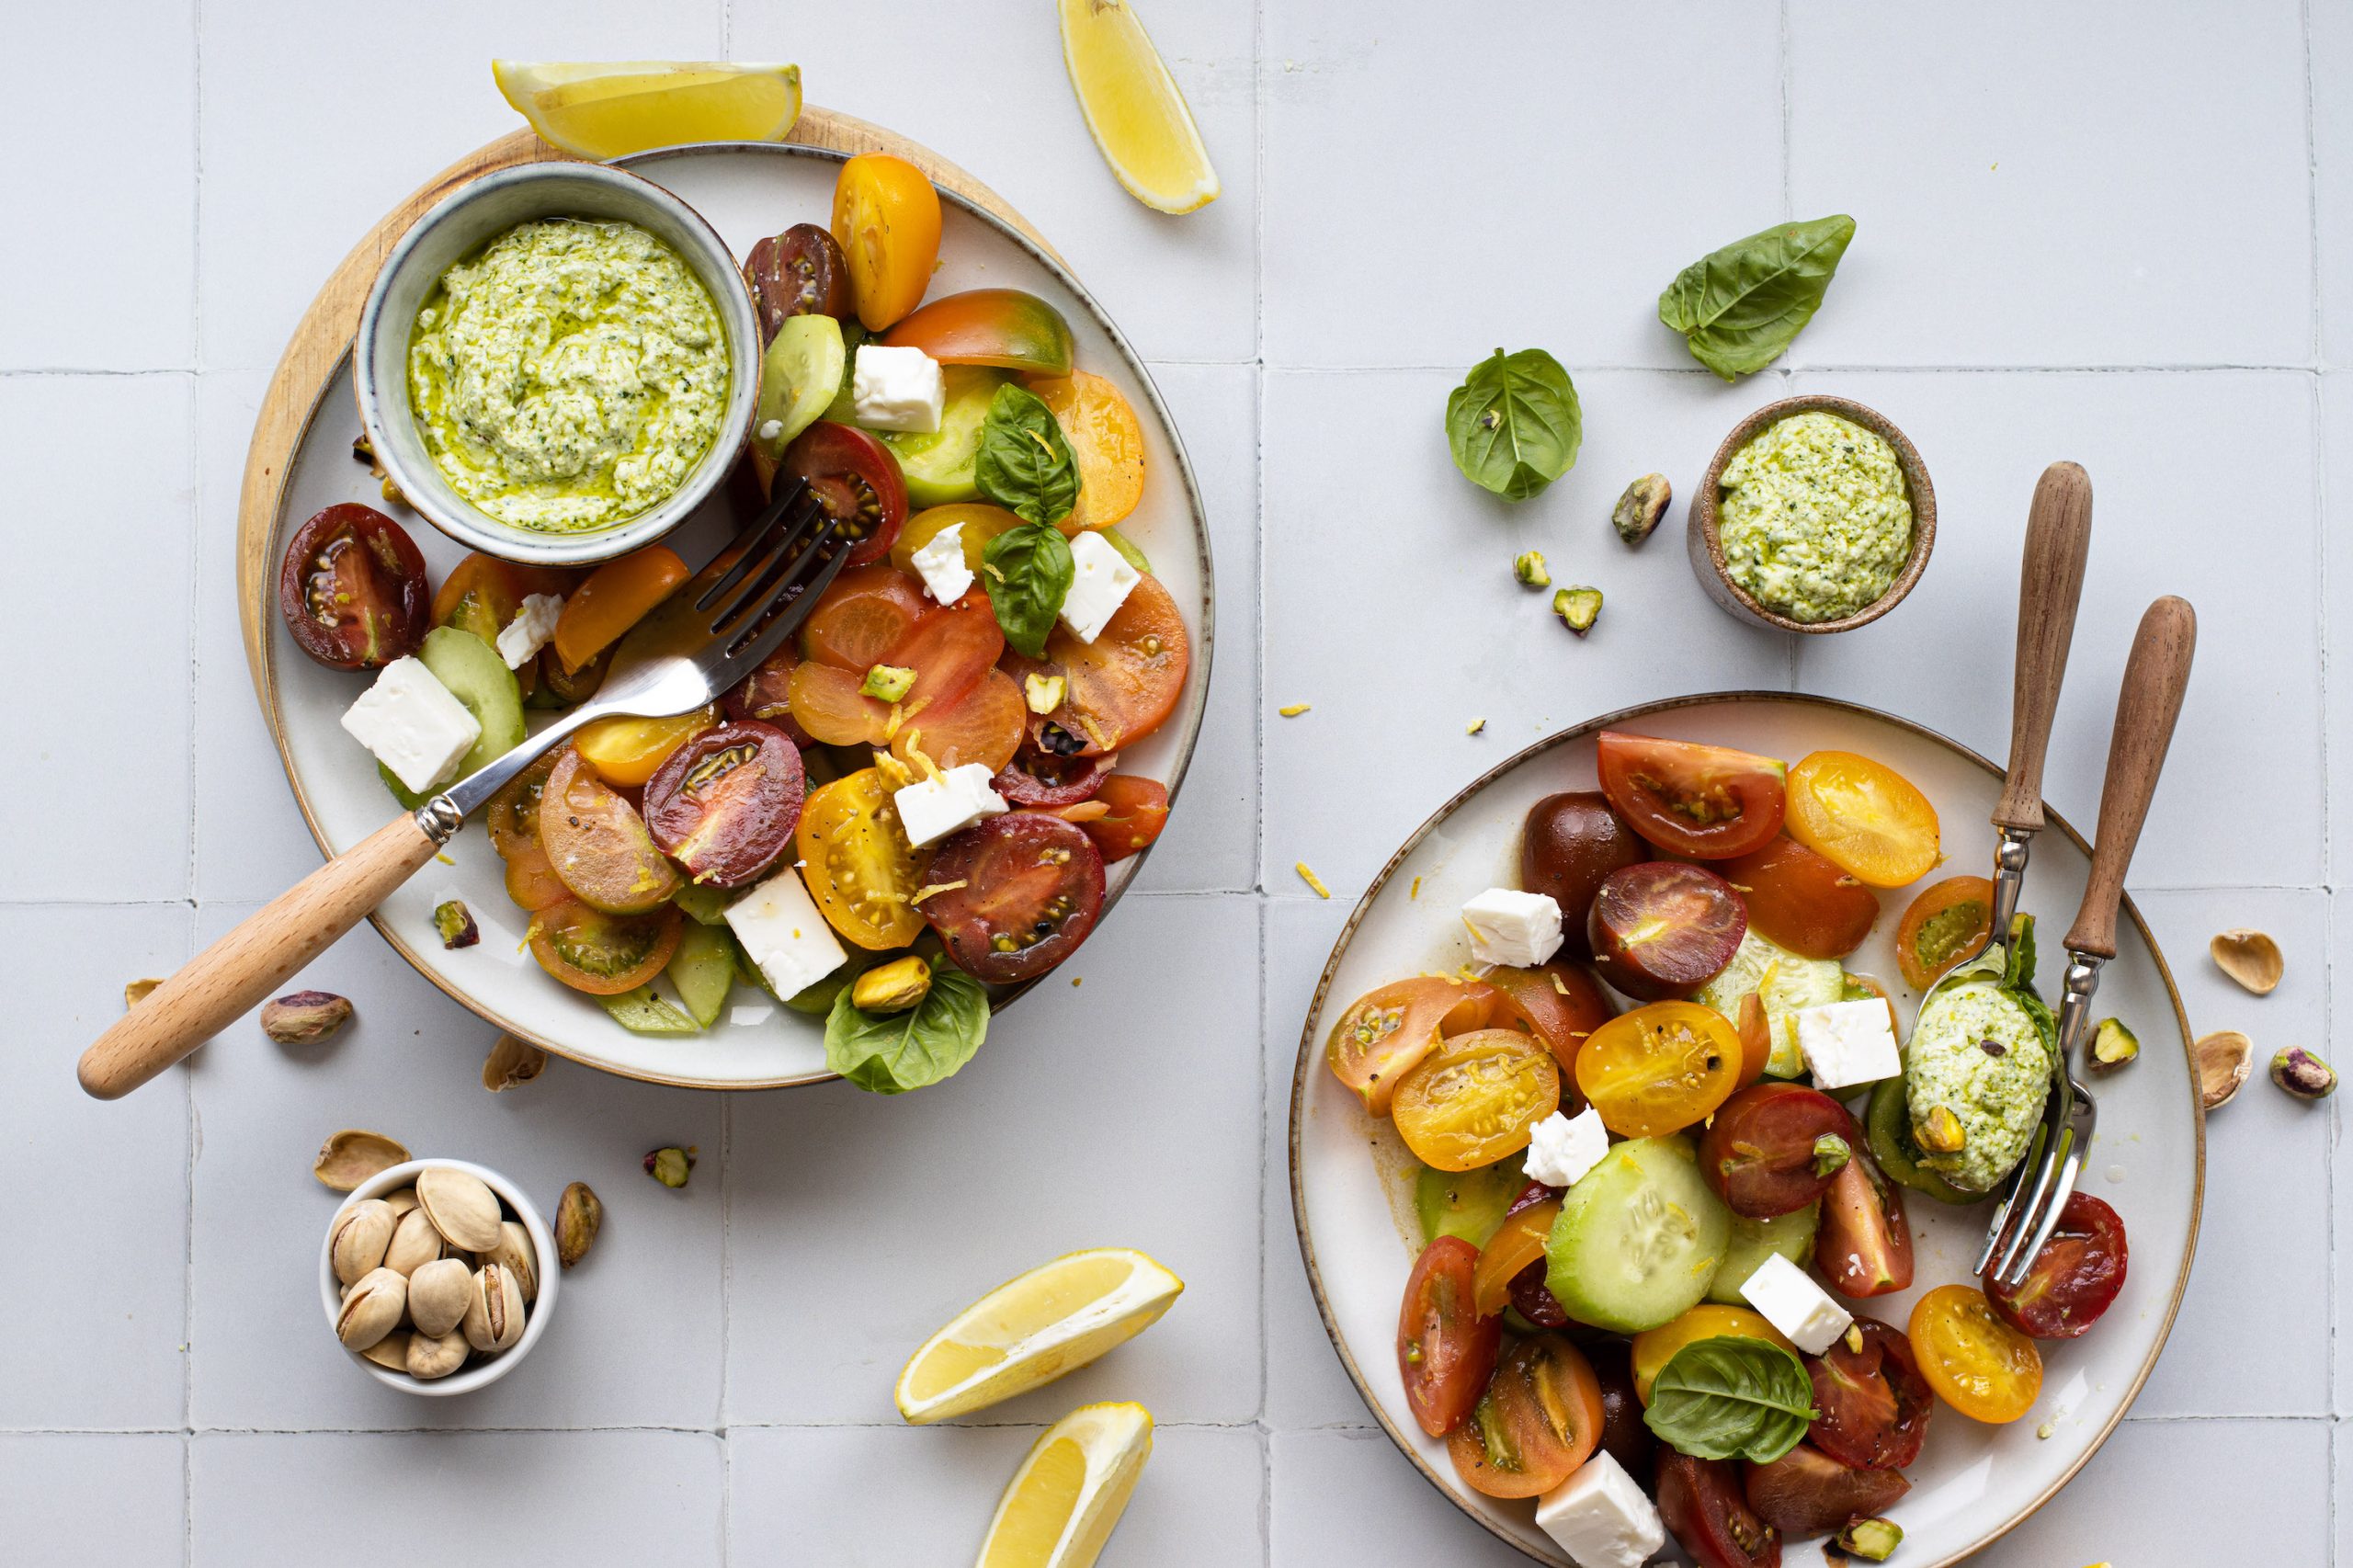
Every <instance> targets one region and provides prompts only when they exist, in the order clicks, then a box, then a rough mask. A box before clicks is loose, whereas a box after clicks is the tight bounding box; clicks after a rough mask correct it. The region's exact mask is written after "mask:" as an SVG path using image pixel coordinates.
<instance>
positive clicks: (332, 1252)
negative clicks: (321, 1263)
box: [327, 1198, 399, 1285]
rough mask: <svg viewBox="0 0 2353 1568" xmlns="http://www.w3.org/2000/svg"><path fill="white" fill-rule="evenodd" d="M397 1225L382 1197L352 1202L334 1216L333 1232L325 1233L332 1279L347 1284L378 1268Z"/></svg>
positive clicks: (382, 1264)
mask: <svg viewBox="0 0 2353 1568" xmlns="http://www.w3.org/2000/svg"><path fill="white" fill-rule="evenodd" d="M398 1222H399V1217H398V1216H397V1215H395V1214H394V1213H393V1212H392V1205H391V1204H389V1203H387V1202H385V1201H384V1200H383V1199H381V1198H370V1199H365V1200H363V1201H361V1202H358V1203H355V1204H353V1205H352V1206H351V1207H350V1208H348V1209H347V1210H344V1211H343V1212H342V1213H340V1214H338V1215H336V1216H335V1229H334V1230H332V1231H330V1232H328V1233H327V1251H328V1255H329V1256H331V1257H332V1258H333V1259H334V1261H335V1278H336V1279H337V1280H338V1281H339V1282H341V1283H343V1284H346V1285H348V1284H351V1283H352V1282H353V1281H354V1280H357V1279H358V1278H360V1277H362V1276H363V1275H366V1274H369V1273H372V1272H373V1271H375V1270H376V1269H379V1268H381V1267H383V1266H384V1249H385V1248H386V1247H388V1246H390V1245H392V1227H393V1226H394V1225H395V1224H397V1223H398Z"/></svg>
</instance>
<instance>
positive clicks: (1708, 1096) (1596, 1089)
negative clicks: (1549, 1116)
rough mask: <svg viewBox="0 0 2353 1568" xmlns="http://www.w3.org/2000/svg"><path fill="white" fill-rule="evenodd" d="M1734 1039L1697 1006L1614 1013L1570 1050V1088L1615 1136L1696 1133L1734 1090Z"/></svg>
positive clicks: (1662, 1005)
mask: <svg viewBox="0 0 2353 1568" xmlns="http://www.w3.org/2000/svg"><path fill="white" fill-rule="evenodd" d="M1741 1072H1742V1054H1741V1044H1740V1037H1739V1035H1738V1034H1736V1033H1735V1032H1734V1031H1733V1027H1732V1025H1731V1023H1730V1022H1728V1021H1727V1020H1726V1019H1725V1017H1724V1016H1723V1015H1722V1013H1719V1012H1717V1011H1716V1010H1715V1009H1714V1008H1713V1007H1703V1006H1700V1005H1699V1003H1697V1002H1654V1003H1652V1004H1651V1005H1650V1006H1647V1007H1637V1008H1635V1009H1634V1010H1633V1011H1632V1012H1631V1013H1620V1014H1619V1015H1618V1016H1617V1017H1614V1018H1612V1019H1610V1020H1609V1021H1608V1023H1606V1024H1604V1025H1602V1026H1601V1027H1600V1028H1597V1029H1596V1030H1594V1031H1593V1033H1592V1035H1591V1036H1590V1037H1589V1038H1588V1039H1587V1040H1586V1042H1585V1049H1584V1050H1583V1051H1578V1052H1577V1087H1578V1088H1579V1089H1581V1090H1583V1091H1584V1092H1585V1097H1586V1099H1588V1100H1590V1101H1592V1102H1593V1108H1594V1109H1595V1110H1597V1111H1599V1112H1600V1113H1601V1122H1602V1125H1603V1126H1605V1127H1607V1128H1608V1129H1609V1131H1612V1132H1615V1133H1616V1134H1618V1136H1620V1138H1663V1137H1665V1135H1666V1134H1668V1133H1670V1132H1679V1131H1682V1130H1683V1129H1685V1128H1687V1127H1695V1126H1697V1125H1699V1123H1700V1122H1702V1121H1705V1120H1706V1119H1708V1118H1709V1117H1711V1116H1712V1115H1714V1114H1715V1110H1716V1108H1717V1107H1718V1106H1720V1105H1722V1104H1723V1103H1724V1101H1726V1100H1728V1099H1730V1098H1731V1097H1732V1092H1733V1090H1734V1089H1735V1088H1737V1087H1739V1086H1740V1081H1741Z"/></svg>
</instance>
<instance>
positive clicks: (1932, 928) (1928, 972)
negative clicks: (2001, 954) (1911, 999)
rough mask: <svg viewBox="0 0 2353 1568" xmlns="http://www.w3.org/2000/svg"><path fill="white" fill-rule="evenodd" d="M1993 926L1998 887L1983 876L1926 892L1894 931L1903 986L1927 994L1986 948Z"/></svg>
mask: <svg viewBox="0 0 2353 1568" xmlns="http://www.w3.org/2000/svg"><path fill="white" fill-rule="evenodd" d="M1993 928H1994V884H1993V883H1992V882H1989V881H1986V880H1985V879H1984V877H1947V878H1946V879H1945V880H1944V881H1940V882H1932V883H1930V884H1929V885H1928V886H1927V887H1925V888H1923V889H1921V890H1920V894H1919V896H1918V897H1917V898H1915V899H1914V900H1913V901H1912V902H1911V903H1909V904H1907V905H1905V906H1904V918H1903V920H1902V921H1901V922H1899V923H1898V924H1897V926H1896V927H1895V963H1896V967H1897V968H1898V969H1901V970H1902V971H1904V984H1906V985H1909V986H1910V987H1912V989H1913V990H1915V991H1926V990H1927V988H1928V987H1929V986H1931V985H1934V984H1935V983H1937V982H1938V979H1940V978H1941V977H1942V976H1943V975H1944V974H1945V973H1946V972H1947V971H1950V970H1952V969H1954V968H1956V967H1958V966H1959V965H1960V964H1961V962H1962V961H1963V960H1967V959H1968V958H1970V957H1971V956H1972V955H1973V954H1975V953H1976V952H1977V951H1978V950H1979V949H1982V948H1984V946H1985V937H1986V935H1987V934H1988V933H1989V932H1991V931H1992V930H1993Z"/></svg>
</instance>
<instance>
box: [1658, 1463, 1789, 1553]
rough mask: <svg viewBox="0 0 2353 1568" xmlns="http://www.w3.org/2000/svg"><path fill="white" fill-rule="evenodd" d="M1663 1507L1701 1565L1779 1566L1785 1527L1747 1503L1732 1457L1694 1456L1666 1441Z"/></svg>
mask: <svg viewBox="0 0 2353 1568" xmlns="http://www.w3.org/2000/svg"><path fill="white" fill-rule="evenodd" d="M1658 1512H1659V1517H1660V1519H1661V1520H1663V1521H1664V1522H1665V1525H1666V1528H1667V1530H1668V1531H1669V1533H1671V1534H1672V1535H1673V1536H1674V1537H1675V1540H1676V1543H1677V1545H1679V1546H1681V1547H1682V1548H1683V1550H1684V1551H1688V1552H1689V1553H1690V1554H1691V1558H1692V1561H1693V1562H1697V1563H1699V1568H1780V1562H1781V1532H1780V1531H1779V1530H1777V1529H1775V1528H1773V1527H1772V1526H1771V1525H1769V1524H1767V1523H1766V1522H1765V1521H1764V1520H1763V1519H1761V1518H1759V1517H1757V1516H1756V1510H1755V1509H1753V1508H1751V1507H1750V1506H1748V1497H1747V1494H1745V1493H1744V1492H1743V1491H1742V1490H1741V1485H1740V1468H1739V1467H1738V1466H1737V1465H1735V1464H1733V1462H1732V1461H1731V1460H1695V1459H1693V1458H1692V1457H1691V1456H1690V1455H1689V1454H1686V1453H1678V1452H1677V1451H1676V1450H1675V1449H1670V1448H1666V1447H1665V1446H1663V1445H1662V1446H1661V1447H1660V1449H1659V1450H1658Z"/></svg>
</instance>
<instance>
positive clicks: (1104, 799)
mask: <svg viewBox="0 0 2353 1568" xmlns="http://www.w3.org/2000/svg"><path fill="white" fill-rule="evenodd" d="M1064 812H1065V814H1067V815H1068V816H1069V817H1070V819H1071V820H1072V821H1074V822H1077V823H1078V824H1079V826H1081V827H1082V828H1085V829H1086V836H1087V837H1089V838H1091V839H1093V840H1095V847H1096V848H1097V849H1100V850H1101V851H1102V852H1103V863H1104V864H1105V865H1107V866H1110V865H1116V864H1118V863H1119V862H1120V861H1121V860H1124V859H1126V858H1128V857H1129V856H1131V855H1139V854H1142V852H1143V851H1144V850H1146V849H1149V848H1151V847H1152V846H1153V844H1154V842H1155V841H1157V840H1158V839H1159V837H1160V830H1161V829H1162V828H1164V827H1165V826H1167V825H1168V786H1167V785H1165V784H1163V783H1162V782H1161V781H1160V780H1159V779H1157V778H1142V777H1141V776H1139V775H1137V774H1133V773H1114V774H1113V775H1111V777H1110V778H1107V779H1105V780H1104V781H1103V788H1102V790H1100V791H1099V792H1098V793H1097V795H1096V797H1095V799H1093V800H1092V801H1082V802H1081V803H1080V804H1078V805H1076V806H1071V807H1065V808H1064ZM1081 812H1085V813H1086V815H1085V816H1084V818H1083V819H1082V817H1081V816H1080V814H1079V813H1081Z"/></svg>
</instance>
